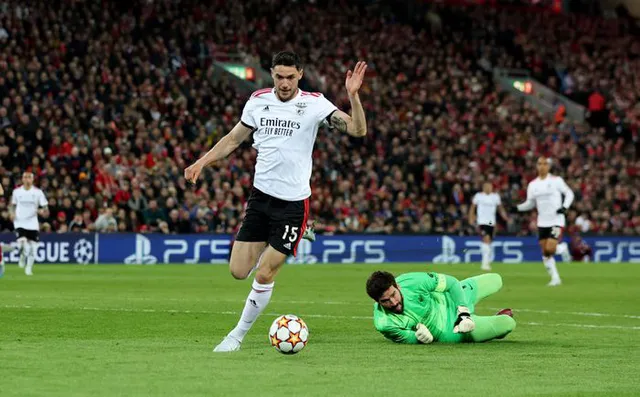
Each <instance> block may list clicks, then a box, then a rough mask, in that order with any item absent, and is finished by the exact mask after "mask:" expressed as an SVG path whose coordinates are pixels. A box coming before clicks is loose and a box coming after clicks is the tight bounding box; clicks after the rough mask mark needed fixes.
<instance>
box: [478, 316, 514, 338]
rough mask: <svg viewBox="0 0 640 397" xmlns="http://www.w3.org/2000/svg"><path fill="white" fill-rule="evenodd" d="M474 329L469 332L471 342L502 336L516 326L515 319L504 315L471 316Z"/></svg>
mask: <svg viewBox="0 0 640 397" xmlns="http://www.w3.org/2000/svg"><path fill="white" fill-rule="evenodd" d="M472 318H473V321H474V322H475V323H476V329H474V330H473V331H472V332H471V334H470V335H471V339H472V341H473V342H486V341H489V340H492V339H496V338H500V339H501V338H504V337H505V336H507V335H508V334H509V333H510V332H511V331H513V330H514V329H515V328H516V320H514V319H513V318H511V317H509V316H506V315H499V316H475V315H474V316H472Z"/></svg>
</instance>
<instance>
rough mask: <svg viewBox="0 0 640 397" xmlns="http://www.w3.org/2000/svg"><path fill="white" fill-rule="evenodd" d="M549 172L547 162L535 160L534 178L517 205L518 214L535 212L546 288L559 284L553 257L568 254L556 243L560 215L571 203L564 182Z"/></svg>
mask: <svg viewBox="0 0 640 397" xmlns="http://www.w3.org/2000/svg"><path fill="white" fill-rule="evenodd" d="M550 168H551V159H550V158H547V157H540V158H539V159H538V162H537V169H538V177H537V178H536V179H534V180H532V181H531V182H529V186H528V187H527V200H526V201H525V202H524V203H522V204H519V205H518V211H529V210H531V209H533V208H536V210H537V211H538V240H539V243H540V248H542V262H543V263H544V266H545V268H546V269H547V272H548V273H549V275H550V276H551V281H550V282H549V284H548V285H549V286H552V287H553V286H557V285H560V284H562V280H561V279H560V274H558V269H557V267H556V260H555V258H554V255H556V254H558V255H564V253H565V251H566V252H568V250H569V247H568V246H567V243H561V244H558V242H559V241H561V240H562V231H563V228H564V226H565V216H564V215H565V214H566V212H567V209H568V208H569V206H571V203H572V202H573V198H574V194H573V191H572V190H571V189H570V188H569V186H567V184H566V182H565V181H564V179H562V178H561V177H559V176H556V175H551V174H550V173H549V169H550ZM562 196H564V200H563V198H562Z"/></svg>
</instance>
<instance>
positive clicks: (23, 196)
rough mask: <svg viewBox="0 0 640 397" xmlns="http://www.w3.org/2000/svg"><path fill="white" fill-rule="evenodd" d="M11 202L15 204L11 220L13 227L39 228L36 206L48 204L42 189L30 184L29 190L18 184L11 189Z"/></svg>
mask: <svg viewBox="0 0 640 397" xmlns="http://www.w3.org/2000/svg"><path fill="white" fill-rule="evenodd" d="M11 204H13V205H15V206H16V217H15V219H14V220H13V227H14V228H15V229H18V228H22V229H26V230H40V224H39V223H38V208H40V207H46V206H47V205H48V202H47V198H46V197H45V196H44V193H42V190H40V189H38V188H37V187H35V186H31V188H30V189H29V190H27V189H25V188H24V187H23V186H20V187H19V188H17V189H15V190H14V191H13V194H12V196H11Z"/></svg>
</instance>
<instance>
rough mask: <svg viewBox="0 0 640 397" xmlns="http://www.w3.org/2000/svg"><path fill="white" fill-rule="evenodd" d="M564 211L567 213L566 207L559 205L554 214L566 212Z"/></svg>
mask: <svg viewBox="0 0 640 397" xmlns="http://www.w3.org/2000/svg"><path fill="white" fill-rule="evenodd" d="M566 213H567V209H566V208H564V207H560V208H558V210H557V211H556V214H562V215H564V214H566Z"/></svg>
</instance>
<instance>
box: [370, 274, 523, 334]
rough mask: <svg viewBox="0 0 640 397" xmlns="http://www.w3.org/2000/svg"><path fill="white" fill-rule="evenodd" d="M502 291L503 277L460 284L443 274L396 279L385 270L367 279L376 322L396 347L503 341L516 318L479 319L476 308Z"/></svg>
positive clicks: (508, 313) (506, 311) (484, 277)
mask: <svg viewBox="0 0 640 397" xmlns="http://www.w3.org/2000/svg"><path fill="white" fill-rule="evenodd" d="M500 288H502V277H500V275H499V274H496V273H487V274H483V275H480V276H476V277H471V278H468V279H465V280H462V281H458V279H456V278H455V277H452V276H448V275H446V274H441V273H426V272H418V273H406V274H402V275H400V276H398V278H395V277H394V276H393V274H391V273H388V272H383V271H377V272H374V273H373V274H372V275H371V276H370V277H369V279H368V280H367V294H368V295H369V296H370V297H371V298H372V299H373V300H374V301H376V303H375V305H374V308H373V323H374V325H375V327H376V330H378V331H379V332H380V333H382V335H384V336H385V337H386V338H387V339H390V340H392V341H394V342H397V343H408V344H417V343H425V344H428V343H432V342H444V343H464V342H486V341H489V340H492V339H502V338H504V337H505V336H506V335H507V334H509V333H510V332H511V331H513V330H514V328H515V327H516V322H515V320H514V319H513V313H512V311H511V310H510V309H504V310H501V311H500V312H498V313H497V314H496V315H495V316H478V315H476V314H474V312H475V305H476V304H477V303H478V302H479V301H480V300H482V299H483V298H485V297H487V296H489V295H491V294H493V293H495V292H497V291H498V290H499V289H500Z"/></svg>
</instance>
